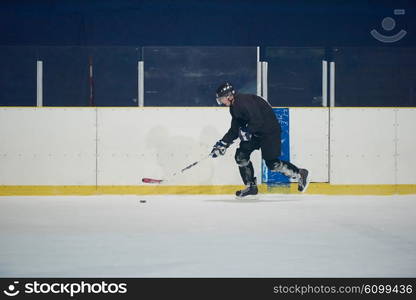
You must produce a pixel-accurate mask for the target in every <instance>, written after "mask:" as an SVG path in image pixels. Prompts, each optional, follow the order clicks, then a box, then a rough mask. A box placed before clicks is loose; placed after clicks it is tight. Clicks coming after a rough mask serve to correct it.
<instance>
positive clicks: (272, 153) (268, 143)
mask: <svg viewBox="0 0 416 300" xmlns="http://www.w3.org/2000/svg"><path fill="white" fill-rule="evenodd" d="M261 152H262V157H263V159H264V160H265V162H266V165H267V167H268V168H269V170H270V171H272V172H279V173H282V174H283V175H285V176H287V177H290V178H293V179H297V181H298V190H299V191H300V192H304V191H306V188H307V187H308V183H309V181H308V173H309V172H308V170H306V169H300V168H298V167H297V166H295V165H294V164H292V163H290V162H288V161H283V160H280V159H278V158H277V157H279V156H280V137H279V136H277V135H276V134H271V135H268V136H264V137H263V139H262V142H261Z"/></svg>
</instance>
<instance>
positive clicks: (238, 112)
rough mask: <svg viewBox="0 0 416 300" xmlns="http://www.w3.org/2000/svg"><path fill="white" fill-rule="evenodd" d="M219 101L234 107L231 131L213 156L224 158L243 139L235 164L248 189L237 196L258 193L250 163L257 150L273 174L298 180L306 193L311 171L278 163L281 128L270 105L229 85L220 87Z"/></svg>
mask: <svg viewBox="0 0 416 300" xmlns="http://www.w3.org/2000/svg"><path fill="white" fill-rule="evenodd" d="M216 100H217V102H218V105H225V106H228V107H230V113H231V116H232V120H231V127H230V129H229V130H228V132H227V133H226V134H225V135H224V137H223V138H222V139H221V140H219V141H218V142H217V143H216V144H215V145H214V146H213V149H212V151H211V154H210V155H211V156H212V157H217V156H219V155H224V154H225V151H226V149H227V148H228V147H229V146H230V145H231V144H232V143H233V142H234V140H235V139H237V138H238V137H239V138H240V145H239V147H238V149H237V151H236V153H235V161H236V163H237V165H238V168H239V171H240V175H241V178H242V179H243V182H244V184H245V185H246V188H245V189H243V190H241V191H237V192H236V196H237V197H241V198H243V197H246V196H248V195H257V193H258V188H257V182H256V178H255V177H254V169H253V164H252V163H251V161H250V155H251V153H252V152H253V151H254V150H257V149H261V154H262V158H263V159H264V161H265V163H266V165H267V167H268V168H269V169H270V170H271V171H274V172H280V173H282V174H284V175H286V176H288V177H290V178H293V179H297V180H298V190H299V191H300V192H305V191H306V189H307V187H308V183H309V180H308V173H309V172H308V170H306V169H299V168H298V167H296V166H295V165H293V164H291V163H290V162H286V161H282V160H279V159H278V157H279V156H280V155H281V153H280V124H279V121H278V120H277V118H276V116H275V114H274V112H273V109H272V107H271V106H270V104H269V103H268V102H267V101H266V100H264V99H263V98H261V97H259V96H256V95H250V94H239V93H236V91H235V89H234V88H233V86H232V85H231V84H230V83H228V82H226V83H224V84H222V85H221V86H220V87H218V89H217V93H216Z"/></svg>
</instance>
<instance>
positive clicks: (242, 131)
mask: <svg viewBox="0 0 416 300" xmlns="http://www.w3.org/2000/svg"><path fill="white" fill-rule="evenodd" d="M238 137H239V138H240V140H241V141H242V142H248V141H250V140H251V138H252V137H253V135H252V134H251V133H250V132H249V131H248V128H247V127H240V128H239V130H238Z"/></svg>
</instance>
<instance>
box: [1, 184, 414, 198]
mask: <svg viewBox="0 0 416 300" xmlns="http://www.w3.org/2000/svg"><path fill="white" fill-rule="evenodd" d="M241 188H242V186H241V185H222V186H212V185H197V186H169V185H137V186H134V185H128V186H98V187H97V186H75V185H69V186H36V185H33V186H31V185H30V186H27V185H26V186H17V185H16V186H13V185H10V186H5V185H2V186H0V196H64V195H80V196H85V195H196V194H210V195H213V194H218V195H220V194H231V195H233V194H234V193H235V191H236V190H239V189H241ZM259 191H260V193H265V194H300V193H299V192H298V191H297V184H291V185H287V186H267V185H265V184H262V185H259ZM305 194H309V195H395V194H399V195H406V194H416V185H415V184H399V185H394V184H391V185H331V184H328V183H311V184H310V185H309V188H308V190H307V192H306V193H305Z"/></svg>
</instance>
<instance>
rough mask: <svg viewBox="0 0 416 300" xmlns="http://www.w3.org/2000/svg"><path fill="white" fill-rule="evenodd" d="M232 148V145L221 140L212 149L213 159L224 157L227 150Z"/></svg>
mask: <svg viewBox="0 0 416 300" xmlns="http://www.w3.org/2000/svg"><path fill="white" fill-rule="evenodd" d="M229 146H230V144H228V143H226V142H224V141H223V140H219V141H218V142H216V143H215V145H214V147H212V151H211V154H210V155H211V157H214V158H215V157H217V156H220V155H224V154H225V151H226V150H227V148H228V147H229Z"/></svg>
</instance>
